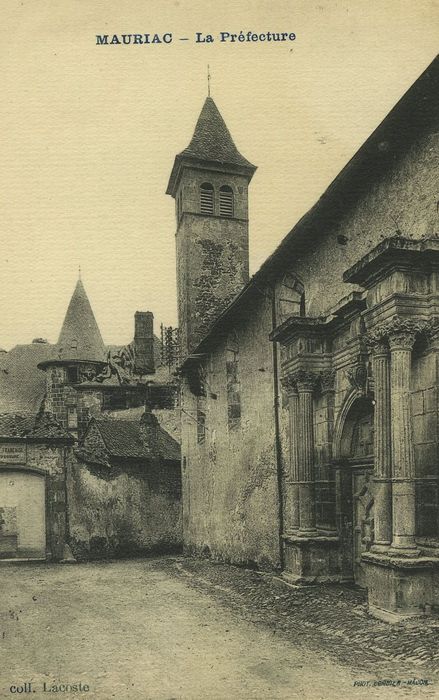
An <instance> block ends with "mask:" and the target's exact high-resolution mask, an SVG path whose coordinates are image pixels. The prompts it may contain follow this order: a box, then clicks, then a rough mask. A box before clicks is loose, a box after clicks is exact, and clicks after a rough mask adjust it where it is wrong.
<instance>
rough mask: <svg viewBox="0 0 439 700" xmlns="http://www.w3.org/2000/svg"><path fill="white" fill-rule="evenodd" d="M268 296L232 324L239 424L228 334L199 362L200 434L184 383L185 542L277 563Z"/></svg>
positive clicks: (231, 557)
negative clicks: (231, 413) (232, 423)
mask: <svg viewBox="0 0 439 700" xmlns="http://www.w3.org/2000/svg"><path fill="white" fill-rule="evenodd" d="M270 323H271V301H270V299H269V298H267V297H265V296H262V297H261V298H260V299H259V300H258V301H257V303H256V304H255V307H254V308H252V309H251V310H249V313H248V315H246V317H245V319H242V321H241V323H240V325H239V327H237V329H236V330H237V341H238V346H239V379H240V387H241V391H240V394H241V422H240V427H236V428H229V427H228V406H227V391H226V388H227V387H226V349H227V338H224V339H222V340H219V342H218V346H217V348H216V351H215V352H214V353H213V354H212V355H211V357H210V358H209V360H208V361H207V362H206V371H207V382H206V386H207V391H206V394H207V395H206V397H205V399H203V406H204V409H205V414H206V431H205V440H204V442H201V443H200V442H198V440H197V422H196V421H197V398H196V397H195V396H194V395H193V394H192V393H191V392H190V390H189V387H188V386H187V385H185V386H184V387H183V403H182V409H183V410H182V455H183V507H184V542H185V547H186V549H187V550H188V551H194V552H197V553H204V554H210V555H211V556H212V557H213V558H218V559H223V560H226V561H231V562H234V563H241V564H252V563H253V564H256V565H258V566H260V567H263V568H264V567H267V568H273V567H276V566H277V565H278V564H279V540H278V520H277V511H278V492H277V481H276V478H277V477H276V474H277V472H276V457H275V450H274V440H275V434H274V406H273V367H272V350H273V349H272V345H271V343H270V342H269V340H268V333H269V330H270Z"/></svg>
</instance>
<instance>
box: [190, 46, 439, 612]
mask: <svg viewBox="0 0 439 700" xmlns="http://www.w3.org/2000/svg"><path fill="white" fill-rule="evenodd" d="M438 88H439V60H438V59H436V60H435V61H433V63H432V64H431V65H430V66H429V68H428V69H427V70H426V71H425V72H424V73H423V74H422V75H421V77H420V78H419V79H418V80H417V81H416V83H415V84H414V85H413V86H412V87H411V88H410V90H409V91H408V92H407V93H406V94H405V95H404V97H403V98H402V99H401V100H400V102H399V103H398V104H397V105H396V106H395V108H394V109H393V110H392V111H391V112H390V114H389V115H388V116H387V117H386V118H385V119H384V121H383V122H382V123H381V125H380V126H379V127H378V128H377V129H376V131H375V132H374V133H373V134H372V135H371V136H370V138H369V139H368V140H367V141H366V142H365V144H364V145H363V146H362V147H361V148H360V150H359V151H358V152H357V154H356V155H355V156H354V157H353V158H352V160H351V161H350V162H349V163H348V165H347V166H346V167H345V168H344V169H343V170H342V172H341V173H340V175H339V176H338V177H337V178H336V179H335V181H334V182H333V183H332V184H331V186H330V187H329V188H328V190H327V191H326V192H325V193H324V195H323V196H322V197H321V199H320V200H319V201H318V202H317V204H316V205H315V206H314V207H313V208H312V209H311V210H310V211H309V212H308V213H307V214H306V215H305V216H304V217H303V218H302V219H301V220H300V221H299V222H298V224H296V226H295V227H294V228H293V229H292V231H291V232H290V233H289V234H288V236H287V237H286V238H285V239H284V240H283V241H282V243H281V244H280V246H279V247H278V249H277V250H276V251H275V252H274V253H273V255H272V256H271V257H270V258H269V259H268V260H267V261H266V262H265V263H264V264H263V265H262V267H261V268H260V270H259V271H258V272H257V273H256V275H255V276H254V277H253V278H251V279H250V281H249V282H248V284H247V285H245V286H244V287H242V288H241V290H240V292H239V293H238V295H237V296H236V297H235V298H234V300H233V301H232V302H231V303H230V304H229V305H228V306H227V308H226V310H224V311H222V313H221V314H220V315H219V316H218V317H217V318H216V320H215V321H214V322H213V323H212V324H211V326H210V328H209V330H208V332H207V333H205V334H204V336H203V337H202V339H201V341H199V340H198V339H197V338H196V339H195V340H196V342H194V345H193V346H192V343H191V341H190V340H189V342H188V347H189V349H190V352H187V353H186V357H185V360H184V362H183V365H182V368H181V374H182V409H183V413H182V466H183V504H184V511H183V526H184V543H185V547H186V548H187V549H188V550H190V551H195V552H199V553H203V552H204V553H210V554H211V555H212V556H214V557H216V558H221V559H225V560H228V561H232V562H236V563H247V564H249V563H254V564H255V565H257V566H260V567H261V566H262V567H267V568H281V569H282V571H283V576H284V577H285V578H286V579H287V580H288V581H293V582H295V583H297V584H301V583H303V584H309V583H316V582H330V581H351V582H352V581H353V582H355V583H357V584H358V585H360V586H363V587H365V588H367V590H368V596H369V607H370V610H371V612H373V613H374V614H376V615H378V616H381V617H383V618H385V619H389V620H392V619H400V617H404V616H412V615H423V614H426V613H428V611H429V610H430V609H431V607H432V606H434V605H438V604H439V599H438V594H437V590H438V583H439V568H438V567H439V503H438V479H439V472H438V466H437V465H438V456H439V455H438V435H437V426H438V409H439V404H438V374H437V372H438V365H437V337H438V321H439V315H438V306H437V303H438V299H437V289H438V286H437V285H438V279H437V274H438V270H439V268H438V262H439V258H438V257H437V255H438V252H437V251H438V249H439V246H438V240H439V239H438V238H437V234H438V223H439V222H438V206H437V202H438V198H439V195H438V191H437V184H438V180H437V173H438V154H439V141H438V122H439V103H438V99H439V97H438V96H439V90H438ZM211 126H212V130H211V131H212V136H211V138H212V139H214V138H215V133H216V127H215V124H214V123H212V125H211ZM226 166H227V164H226V165H224V163H222V165H221V167H223V168H224V167H226ZM204 168H205V170H209V168H212V170H215V168H214V167H213V165H212V162H211V157H210V156H208V154H207V153H206V159H205V163H204ZM206 179H208V178H207V175H206ZM201 195H202V193H201V192H199V196H200V199H199V212H198V216H199V218H201V220H207V219H208V217H209V214H207V213H205V214H203V210H202V200H201ZM207 225H208V224H206V226H207ZM228 231H229V227H228V226H225V227H224V233H225V236H226V239H227V236H228ZM177 252H178V254H179V255H180V256H182V259H181V260H180V261H179V266H180V268H183V269H185V270H186V274H190V267H188V266H187V265H186V260H185V257H184V255H185V254H184V251H183V252H182V251H180V250H179V249H178V248H177ZM185 265H186V267H185ZM237 284H238V280H237ZM187 313H188V311H186V312H185V315H183V316H182V318H181V323H182V324H183V326H185V325H186V326H187V331H186V332H187V333H189V334H190V327H189V326H188V324H187V323H186V316H187ZM184 332H185V331H184V329H183V333H184Z"/></svg>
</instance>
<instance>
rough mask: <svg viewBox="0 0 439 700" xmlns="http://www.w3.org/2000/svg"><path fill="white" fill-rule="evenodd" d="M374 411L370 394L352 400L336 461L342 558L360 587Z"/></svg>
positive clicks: (369, 524) (370, 520)
mask: <svg viewBox="0 0 439 700" xmlns="http://www.w3.org/2000/svg"><path fill="white" fill-rule="evenodd" d="M373 413H374V409H373V403H372V401H371V399H370V398H368V397H364V396H360V397H358V398H356V399H354V400H353V402H352V403H351V405H350V408H349V409H348V411H347V414H346V417H345V418H344V421H343V425H342V427H341V435H340V440H339V446H338V447H339V449H338V459H337V465H336V469H337V471H338V475H337V483H338V485H339V489H338V491H339V493H338V502H339V508H338V510H339V532H340V537H341V541H342V547H343V558H344V560H345V562H346V563H347V568H350V566H349V561H351V562H352V564H351V566H352V577H353V579H354V581H355V583H356V584H358V585H359V586H361V587H363V588H365V587H366V577H365V570H364V564H363V563H362V560H361V555H362V554H363V553H364V552H367V551H368V550H369V549H370V547H371V545H372V544H373V537H374V485H373V466H374V464H373Z"/></svg>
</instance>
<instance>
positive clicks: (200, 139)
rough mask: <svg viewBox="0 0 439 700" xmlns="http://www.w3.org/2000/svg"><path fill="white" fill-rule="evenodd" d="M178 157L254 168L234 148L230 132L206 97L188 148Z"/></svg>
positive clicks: (209, 99)
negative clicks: (192, 157)
mask: <svg viewBox="0 0 439 700" xmlns="http://www.w3.org/2000/svg"><path fill="white" fill-rule="evenodd" d="M179 155H180V156H194V157H195V158H202V159H203V160H211V161H216V162H218V163H229V164H230V165H242V166H244V167H250V168H254V165H252V164H251V163H250V162H249V161H248V160H247V159H246V158H244V156H242V155H241V154H240V152H239V151H238V149H237V148H236V146H235V143H234V141H233V139H232V136H231V134H230V131H229V130H228V128H227V126H226V123H225V121H224V119H223V118H222V116H221V114H220V111H219V109H218V107H217V106H216V104H215V102H214V101H213V99H212V98H211V97H206V101H205V103H204V105H203V109H202V110H201V114H200V116H199V117H198V121H197V125H196V127H195V131H194V135H193V136H192V139H191V142H190V144H189V146H188V147H187V148H185V150H184V151H182V153H180V154H179Z"/></svg>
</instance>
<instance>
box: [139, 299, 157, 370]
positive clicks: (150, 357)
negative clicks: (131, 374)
mask: <svg viewBox="0 0 439 700" xmlns="http://www.w3.org/2000/svg"><path fill="white" fill-rule="evenodd" d="M153 324H154V316H153V314H152V313H151V311H136V313H135V314H134V352H135V367H134V369H135V372H136V373H137V374H153V373H154V372H155V367H154V331H153Z"/></svg>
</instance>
